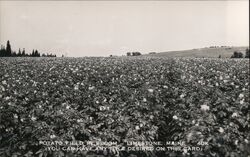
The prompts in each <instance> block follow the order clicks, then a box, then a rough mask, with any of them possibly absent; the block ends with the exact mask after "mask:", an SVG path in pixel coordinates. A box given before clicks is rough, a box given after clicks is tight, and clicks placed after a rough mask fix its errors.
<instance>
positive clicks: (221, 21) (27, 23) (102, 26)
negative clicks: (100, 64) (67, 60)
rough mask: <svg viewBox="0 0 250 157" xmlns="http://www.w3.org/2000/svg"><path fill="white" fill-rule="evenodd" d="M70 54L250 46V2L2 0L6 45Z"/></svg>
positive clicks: (0, 20) (1, 39)
mask: <svg viewBox="0 0 250 157" xmlns="http://www.w3.org/2000/svg"><path fill="white" fill-rule="evenodd" d="M7 40H10V42H11V44H12V49H14V50H18V48H26V52H29V53H30V52H31V51H32V49H38V50H39V51H40V52H53V53H56V54H57V55H61V54H62V53H63V54H65V53H68V56H75V57H79V56H108V55H110V54H113V55H122V54H126V52H128V51H140V52H142V53H148V52H151V51H155V52H162V51H169V50H182V49H192V48H201V47H206V46H212V45H218V46H220V45H227V46H248V44H249V1H247V0H245V1H0V43H1V44H4V45H5V44H6V41H7Z"/></svg>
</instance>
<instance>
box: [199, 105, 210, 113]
mask: <svg viewBox="0 0 250 157" xmlns="http://www.w3.org/2000/svg"><path fill="white" fill-rule="evenodd" d="M201 110H203V111H209V110H210V107H209V106H208V105H206V104H205V105H201Z"/></svg>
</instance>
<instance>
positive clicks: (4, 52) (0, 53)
mask: <svg viewBox="0 0 250 157" xmlns="http://www.w3.org/2000/svg"><path fill="white" fill-rule="evenodd" d="M5 54H6V50H5V47H4V46H3V45H1V49H0V57H5Z"/></svg>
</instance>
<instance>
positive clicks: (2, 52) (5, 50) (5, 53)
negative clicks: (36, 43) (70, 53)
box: [0, 40, 56, 57]
mask: <svg viewBox="0 0 250 157" xmlns="http://www.w3.org/2000/svg"><path fill="white" fill-rule="evenodd" d="M0 57H56V55H55V54H52V53H50V54H49V53H46V54H45V53H42V54H41V53H39V52H38V50H33V51H32V52H31V53H30V54H29V53H26V52H25V49H24V48H23V50H22V51H21V49H20V48H19V50H18V52H16V51H12V49H11V45H10V41H9V40H8V41H7V44H6V47H5V46H3V45H1V48H0Z"/></svg>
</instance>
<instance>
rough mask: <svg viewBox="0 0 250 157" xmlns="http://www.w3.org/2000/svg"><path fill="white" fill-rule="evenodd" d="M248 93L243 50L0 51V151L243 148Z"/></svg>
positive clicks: (122, 153) (143, 155)
mask: <svg viewBox="0 0 250 157" xmlns="http://www.w3.org/2000/svg"><path fill="white" fill-rule="evenodd" d="M249 100H250V98H249V60H248V59H216V58H215V59H207V58H157V57H143V56H140V57H107V58H105V57H96V58H94V57H84V58H42V57H41V58H40V57H39V58H29V57H26V58H25V57H22V58H21V57H11V58H8V57H6V58H0V156H1V157H8V156H11V157H23V156H25V157H33V156H39V157H50V156H56V157H63V156H65V157H76V156H77V157H78V156H79V157H80V156H87V157H88V156H100V157H101V156H102V157H109V156H119V157H127V156H129V157H151V156H152V157H158V156H159V157H161V156H163V157H164V156H170V157H171V156H173V157H175V156H178V157H179V156H195V157H196V156H197V157H199V156H208V157H210V156H212V157H224V156H225V157H249V156H250V105H249ZM65 141H66V144H68V143H70V142H71V145H74V144H72V142H75V145H74V147H67V148H66V149H62V148H65V147H64V146H65ZM98 141H99V142H106V143H108V142H113V143H115V146H114V149H113V148H112V149H103V150H101V149H98V150H97V149H96V148H94V149H91V150H88V149H86V148H87V147H84V148H83V147H82V146H83V144H80V146H81V149H80V148H78V149H76V147H77V142H78V143H79V142H83V143H84V145H85V146H86V145H88V144H90V143H91V142H95V143H97V142H98ZM131 141H141V142H143V141H144V142H145V141H147V142H148V143H150V142H151V144H149V145H147V146H152V149H151V147H150V150H145V149H144V148H143V149H142V150H141V149H139V148H138V149H130V150H128V149H127V148H128V145H129V143H131ZM156 141H158V142H162V143H166V141H171V142H173V141H182V142H183V144H182V145H181V148H180V150H173V149H172V148H171V149H170V148H167V147H168V145H171V142H170V143H168V145H166V144H164V145H162V148H163V147H164V151H163V150H162V151H159V150H158V149H156V147H157V145H156V144H152V143H154V142H155V143H156ZM56 142H57V143H56ZM85 142H89V143H88V144H86V143H85ZM145 143H146V142H145ZM145 143H144V144H145ZM52 145H53V146H55V145H56V149H54V148H53V149H48V146H52ZM175 146H176V145H175ZM117 147H118V148H124V149H116V148H117ZM196 147H199V149H193V148H196ZM178 149H179V148H178Z"/></svg>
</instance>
